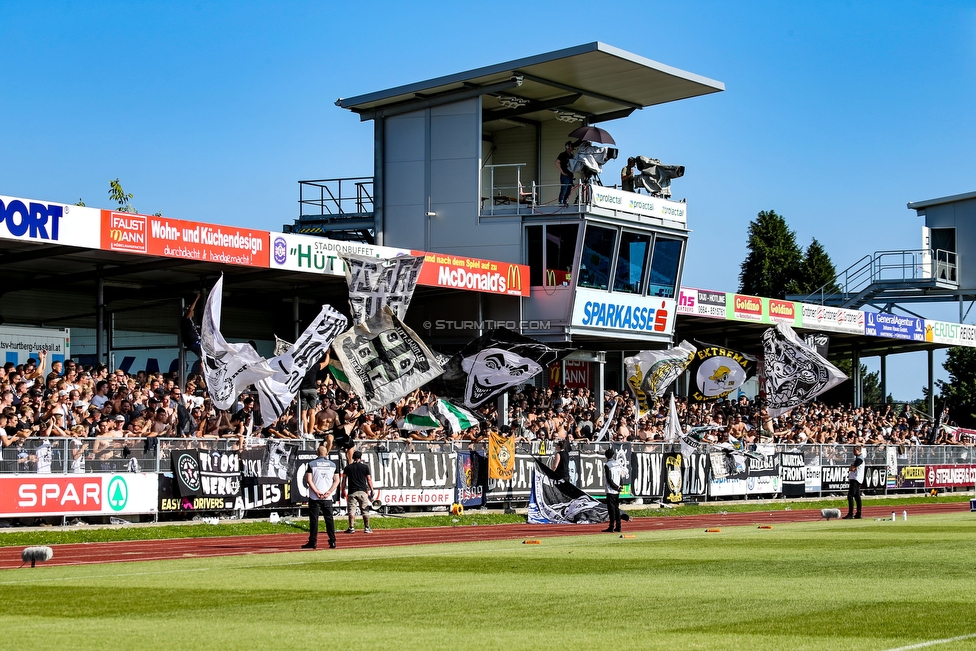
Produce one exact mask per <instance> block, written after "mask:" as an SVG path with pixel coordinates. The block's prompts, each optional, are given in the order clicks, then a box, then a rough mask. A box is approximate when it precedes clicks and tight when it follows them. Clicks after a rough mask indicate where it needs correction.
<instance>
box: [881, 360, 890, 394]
mask: <svg viewBox="0 0 976 651" xmlns="http://www.w3.org/2000/svg"><path fill="white" fill-rule="evenodd" d="M881 403H882V404H887V403H888V353H881Z"/></svg>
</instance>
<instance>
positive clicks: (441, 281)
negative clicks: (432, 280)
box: [437, 266, 508, 293]
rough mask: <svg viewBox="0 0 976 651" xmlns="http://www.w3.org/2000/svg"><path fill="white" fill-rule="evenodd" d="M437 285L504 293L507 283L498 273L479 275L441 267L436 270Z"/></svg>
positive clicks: (463, 270) (473, 272)
mask: <svg viewBox="0 0 976 651" xmlns="http://www.w3.org/2000/svg"><path fill="white" fill-rule="evenodd" d="M437 284H438V285H439V286H441V287H457V288H460V289H475V290H478V291H482V292H498V293H505V290H506V289H507V288H508V281H507V280H506V278H505V276H503V275H501V274H500V273H497V272H488V273H479V272H476V271H467V270H465V269H451V268H450V267H443V266H442V267H440V268H439V269H438V270H437Z"/></svg>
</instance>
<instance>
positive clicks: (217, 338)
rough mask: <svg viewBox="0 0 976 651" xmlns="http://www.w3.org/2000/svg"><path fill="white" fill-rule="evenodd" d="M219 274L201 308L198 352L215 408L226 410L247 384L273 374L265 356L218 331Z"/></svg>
mask: <svg viewBox="0 0 976 651" xmlns="http://www.w3.org/2000/svg"><path fill="white" fill-rule="evenodd" d="M223 291H224V277H223V275H221V276H220V278H219V279H218V280H217V283H216V284H215V285H214V286H213V289H211V290H210V296H208V297H207V305H206V307H205V308H204V310H203V323H202V327H201V329H200V351H201V352H202V353H203V356H202V357H203V359H202V360H201V361H202V362H203V376H204V378H206V380H207V390H208V391H209V392H210V397H211V398H212V399H213V404H214V407H216V408H217V409H230V407H231V405H233V404H234V402H235V401H236V400H237V396H238V395H239V394H240V393H241V392H242V391H243V390H244V389H246V388H247V386H248V385H250V384H256V383H258V382H260V381H261V380H263V379H264V378H266V377H270V376H272V375H274V370H273V369H272V368H271V367H270V366H268V362H267V360H266V359H264V358H263V357H261V355H260V354H259V353H258V351H256V350H254V348H252V347H251V345H250V344H230V343H227V341H226V340H225V339H224V336H223V335H222V334H220V308H221V294H222V293H223Z"/></svg>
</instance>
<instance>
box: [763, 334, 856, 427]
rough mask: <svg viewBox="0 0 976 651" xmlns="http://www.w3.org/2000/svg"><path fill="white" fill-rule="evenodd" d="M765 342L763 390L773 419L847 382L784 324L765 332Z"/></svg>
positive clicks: (844, 377)
mask: <svg viewBox="0 0 976 651" xmlns="http://www.w3.org/2000/svg"><path fill="white" fill-rule="evenodd" d="M762 342H763V353H764V356H763V368H764V370H765V374H766V378H765V380H764V382H763V387H764V388H765V391H766V411H767V412H769V416H770V417H771V418H775V417H777V416H779V415H780V414H785V413H786V412H788V411H789V410H791V409H793V408H794V407H796V406H797V405H802V404H803V403H805V402H809V401H811V400H813V399H814V398H816V397H817V396H819V395H820V394H821V393H823V392H824V391H827V390H829V389H831V388H833V387H835V386H837V385H838V384H840V383H841V382H843V381H844V380H846V379H847V376H846V375H844V374H843V373H842V372H841V371H840V370H839V369H838V368H837V367H836V366H834V365H833V364H831V363H830V362H828V361H827V360H826V359H824V358H823V357H822V356H820V354H818V353H817V351H816V350H815V349H813V348H811V347H810V346H808V345H807V344H805V343H803V342H802V341H800V338H799V337H797V336H796V333H795V332H794V331H793V328H791V327H790V326H788V325H786V324H784V323H777V324H776V327H775V328H769V329H768V330H766V332H764V333H763V336H762Z"/></svg>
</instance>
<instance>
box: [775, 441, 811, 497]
mask: <svg viewBox="0 0 976 651" xmlns="http://www.w3.org/2000/svg"><path fill="white" fill-rule="evenodd" d="M779 466H780V470H779V473H780V478H781V479H782V480H783V496H784V497H803V496H804V495H805V494H806V463H805V462H804V461H803V453H802V452H780V455H779Z"/></svg>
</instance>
